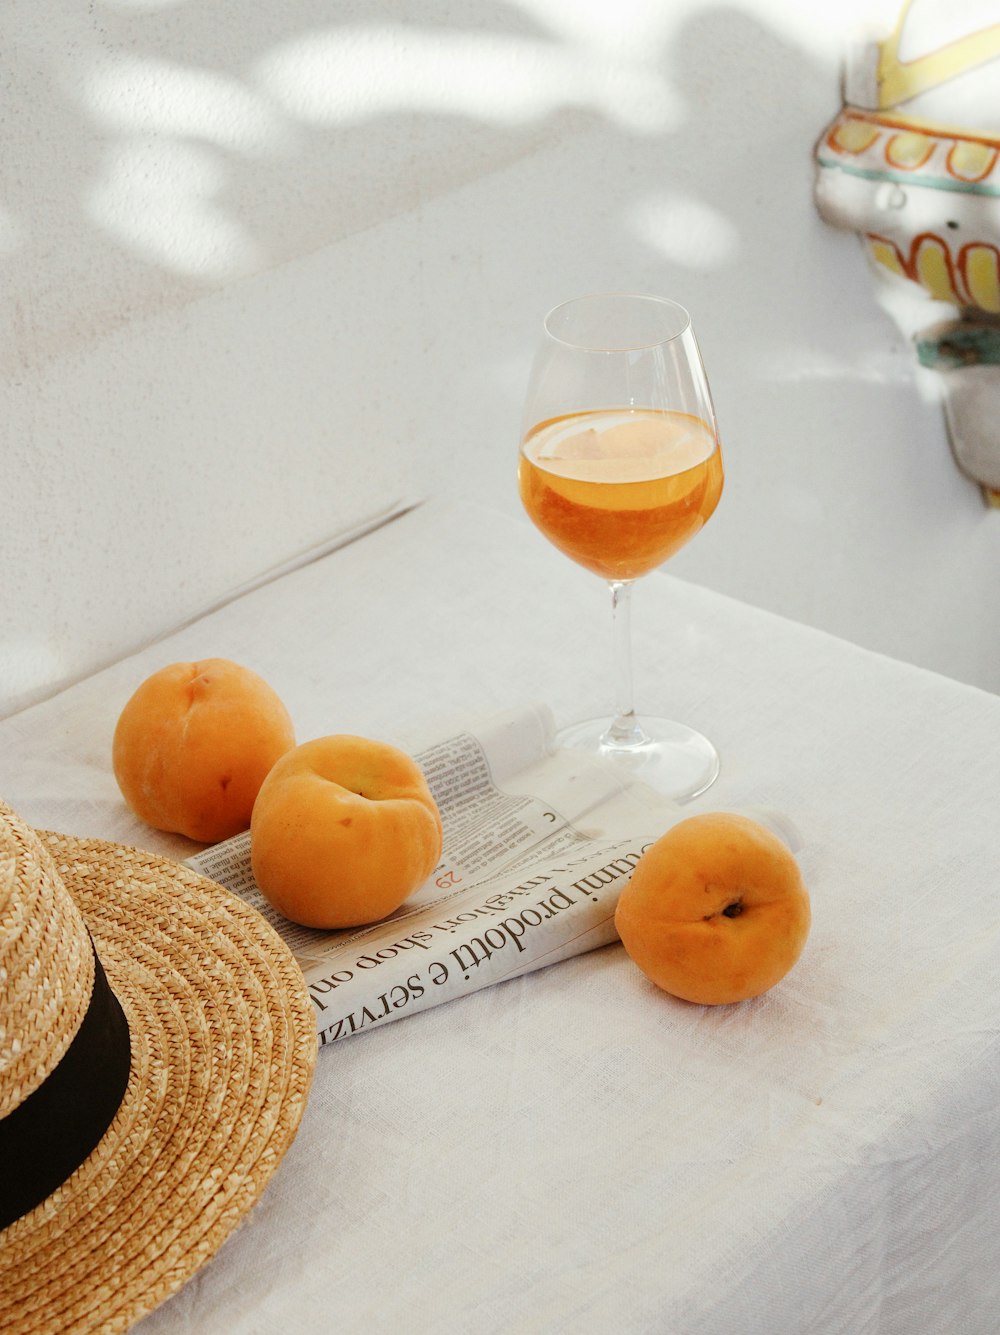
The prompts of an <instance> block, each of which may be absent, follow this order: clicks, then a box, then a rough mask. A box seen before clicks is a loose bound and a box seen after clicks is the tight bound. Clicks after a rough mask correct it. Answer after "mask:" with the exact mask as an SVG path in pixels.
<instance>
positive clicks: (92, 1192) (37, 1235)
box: [0, 806, 316, 1335]
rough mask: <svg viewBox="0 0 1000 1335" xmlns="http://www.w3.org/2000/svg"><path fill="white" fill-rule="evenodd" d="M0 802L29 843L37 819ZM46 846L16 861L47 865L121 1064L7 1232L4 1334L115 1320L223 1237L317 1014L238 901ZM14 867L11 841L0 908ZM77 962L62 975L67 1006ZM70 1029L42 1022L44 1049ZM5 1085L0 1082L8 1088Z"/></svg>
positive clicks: (145, 866) (274, 1149) (244, 1197)
mask: <svg viewBox="0 0 1000 1335" xmlns="http://www.w3.org/2000/svg"><path fill="white" fill-rule="evenodd" d="M0 815H3V816H4V817H5V818H6V819H7V820H11V821H12V824H13V825H14V827H15V829H18V830H19V831H21V832H22V833H21V842H22V843H23V844H24V845H25V847H26V850H27V851H30V847H31V844H32V842H33V840H32V837H31V836H32V832H31V831H27V837H24V834H23V832H24V831H26V830H27V827H24V826H22V825H21V824H20V822H18V821H17V818H16V817H13V813H10V812H9V810H8V809H7V808H3V807H2V806H0ZM39 841H40V843H41V845H43V846H44V849H45V850H46V851H44V852H41V853H39V854H38V856H37V857H36V859H35V862H37V864H38V865H37V866H36V865H34V863H33V860H32V858H31V857H30V856H26V857H24V858H23V859H22V858H21V857H20V856H19V857H18V858H17V863H18V872H19V874H20V872H21V871H22V869H23V871H24V872H25V874H28V875H40V876H41V877H42V879H43V880H48V881H51V874H50V873H51V871H53V870H54V871H55V872H56V873H57V874H58V877H60V878H61V880H62V882H63V883H64V884H65V886H66V888H67V889H68V890H69V892H70V894H71V896H72V898H73V900H74V901H75V903H76V904H77V905H78V907H79V909H80V911H81V913H82V915H83V919H84V921H85V922H86V925H87V927H88V928H89V929H90V932H91V934H92V936H93V938H94V942H95V945H96V947H97V951H98V954H99V955H100V958H101V961H102V963H103V965H104V968H105V971H106V973H107V975H108V979H109V981H110V983H111V986H112V988H113V989H114V991H115V993H116V994H117V996H118V999H119V1001H120V1002H121V1004H122V1007H123V1009H124V1011H125V1014H126V1016H127V1018H128V1022H129V1027H130V1031H131V1041H132V1069H131V1074H130V1078H129V1085H128V1090H127V1092H126V1095H125V1098H124V1100H123V1102H122V1105H121V1107H120V1108H119V1110H118V1113H117V1115H116V1117H115V1119H114V1121H113V1122H112V1124H111V1126H110V1128H109V1129H108V1132H107V1133H106V1135H105V1137H104V1139H103V1141H102V1142H101V1144H100V1145H99V1146H98V1147H97V1149H96V1150H95V1151H94V1152H93V1153H92V1154H91V1155H90V1157H89V1158H88V1159H87V1160H86V1161H85V1162H84V1163H83V1164H82V1165H81V1166H80V1167H79V1168H78V1169H77V1170H76V1172H75V1173H73V1175H72V1176H71V1177H70V1178H68V1179H67V1181H66V1182H64V1183H63V1184H62V1186H61V1187H59V1188H58V1189H57V1190H56V1191H55V1192H54V1193H53V1194H52V1195H51V1196H50V1197H49V1198H48V1199H47V1200H46V1201H44V1202H43V1203H42V1204H41V1205H39V1206H38V1207H37V1208H36V1209H35V1210H33V1211H31V1212H30V1213H29V1214H27V1215H24V1216H23V1217H22V1218H21V1219H18V1220H16V1221H15V1222H14V1223H13V1224H11V1225H10V1227H9V1228H8V1229H6V1230H5V1231H4V1232H2V1233H0V1330H2V1331H3V1332H4V1333H5V1335H51V1333H52V1332H55V1331H59V1332H61V1333H62V1332H76V1331H101V1332H105V1331H106V1332H112V1331H122V1330H125V1329H127V1328H128V1327H129V1326H130V1325H132V1324H133V1323H134V1322H135V1321H136V1320H138V1319H139V1318H140V1317H142V1316H144V1315H146V1314H147V1313H149V1312H150V1311H152V1310H153V1309H154V1308H155V1307H156V1306H157V1305H158V1304H159V1303H161V1302H162V1301H163V1300H164V1299H165V1298H166V1297H168V1296H169V1295H170V1294H171V1293H173V1292H175V1291H176V1290H177V1289H179V1288H180V1287H181V1285H183V1284H184V1282H185V1281H186V1280H187V1279H188V1278H189V1277H190V1276H191V1275H192V1274H193V1273H194V1271H195V1270H197V1269H198V1267H199V1266H201V1265H203V1264H204V1262H205V1261H207V1260H208V1259H209V1257H211V1256H212V1255H213V1254H214V1253H215V1252H216V1251H217V1250H218V1248H219V1247H220V1246H221V1244H222V1243H223V1242H224V1240H225V1239H226V1237H227V1236H228V1235H229V1234H230V1233H231V1232H232V1230H233V1229H234V1228H235V1227H236V1226H237V1225H238V1224H239V1223H240V1221H241V1220H242V1219H243V1218H244V1217H245V1215H246V1213H247V1211H248V1210H249V1208H250V1207H251V1205H253V1203H254V1202H255V1200H256V1199H257V1197H258V1196H259V1195H260V1193H261V1191H262V1190H263V1188H264V1187H265V1185H266V1184H267V1182H268V1180H269V1179H270V1177H271V1175H272V1174H273V1172H274V1170H275V1169H276V1167H277V1166H278V1163H279V1162H280V1160H281V1157H282V1155H283V1154H284V1152H285V1150H286V1149H287V1147H288V1145H289V1144H290V1143H291V1141H292V1139H293V1137H294V1135H295V1132H296V1130H297V1128H298V1124H299V1121H300V1119H301V1116H302V1112H303V1109H304V1107H305V1102H306V1097H307V1094H308V1089H309V1085H310V1081H311V1078H312V1072H313V1066H314V1063H315V1058H316V1031H315V1020H314V1017H313V1014H312V1006H311V1003H310V1001H309V998H308V994H307V992H306V989H305V984H304V982H303V979H302V975H301V973H300V971H299V969H298V967H297V965H296V964H295V962H294V960H293V958H292V956H291V954H290V953H289V952H288V950H287V949H286V947H285V946H284V944H283V943H282V942H281V940H280V939H279V938H278V936H277V935H276V934H275V933H274V931H273V929H272V928H271V927H270V926H269V925H268V924H267V923H266V922H265V921H264V920H263V919H262V918H261V917H260V915H259V914H257V913H256V912H255V911H254V910H253V909H251V908H250V907H249V906H248V905H246V904H244V903H243V901H242V900H240V899H238V898H237V897H236V896H234V895H232V894H230V893H229V892H228V891H226V890H224V889H223V888H222V887H220V886H218V885H216V884H215V883H214V882H212V881H208V880H206V879H204V878H202V877H200V876H197V875H195V874H194V873H193V872H191V871H189V870H188V869H186V868H184V867H181V866H179V865H178V864H176V863H172V862H169V861H167V860H165V859H162V858H158V857H154V856H152V855H150V854H146V853H142V852H140V851H138V850H136V849H129V848H124V847H122V846H120V845H116V844H110V843H106V842H104V841H99V840H78V839H73V838H69V837H65V836H61V835H57V834H51V833H40V834H39ZM35 847H36V849H37V848H38V844H36V845H35ZM50 856H51V859H52V861H51V863H50V864H49V868H48V873H49V874H47V869H46V865H45V864H46V862H47V860H48V858H49V857H50ZM10 862H11V859H10V857H9V854H8V849H7V847H5V848H4V849H3V850H2V851H0V909H2V908H3V904H4V899H5V892H4V878H5V876H6V877H7V878H8V880H9V876H10V870H9V866H10ZM49 889H51V887H48V888H46V889H45V891H44V893H40V894H36V895H35V896H34V898H35V899H36V901H37V902H38V903H39V904H44V903H45V902H47V901H46V894H47V893H48V890H49ZM58 896H59V891H58V886H56V888H55V889H54V890H52V893H51V896H50V897H52V898H55V899H56V900H58ZM8 898H9V896H8ZM0 926H2V927H3V929H4V930H5V931H6V928H7V926H8V923H7V920H6V918H4V919H3V920H2V922H0ZM38 930H39V931H41V930H43V929H41V928H39V929H38ZM84 940H85V938H84ZM88 951H89V946H88ZM85 953H87V952H85ZM83 968H85V966H84V965H83V964H82V962H81V961H80V960H75V961H73V960H71V961H70V964H69V966H68V967H67V970H66V978H67V986H66V992H67V997H68V999H69V1001H72V1003H73V1004H74V1005H76V1006H78V1005H79V996H80V991H81V981H80V977H81V970H82V969H83ZM68 1028H69V1026H67V1025H65V1024H62V1023H60V1022H56V1023H54V1024H53V1026H52V1029H53V1034H54V1036H55V1037H54V1043H53V1045H51V1046H52V1051H55V1046H56V1045H57V1044H58V1043H63V1044H65V1042H68V1041H69V1038H68V1037H66V1035H65V1034H64V1033H63V1031H64V1030H66V1029H68ZM74 1031H75V1029H74ZM71 1036H72V1033H70V1034H69V1037H71ZM37 1040H38V1035H37V1034H36V1035H35V1036H34V1037H33V1038H32V1042H36V1041H37ZM27 1046H28V1044H27V1043H25V1044H22V1045H21V1047H22V1050H23V1049H24V1048H26V1047H27ZM55 1060H58V1057H56V1058H55ZM3 1061H4V1052H3V1050H2V1044H0V1064H2V1062H3ZM51 1064H52V1053H51V1052H49V1053H47V1054H46V1058H45V1061H44V1062H43V1063H42V1065H43V1066H45V1065H47V1066H48V1067H49V1068H50V1067H51ZM0 1069H2V1066H0ZM25 1070H26V1071H27V1072H28V1078H26V1079H25V1080H24V1081H22V1084H25V1085H27V1084H30V1083H31V1068H30V1065H29V1066H26V1067H25ZM34 1074H35V1076H36V1077H37V1071H35V1073H34ZM44 1074H45V1072H43V1073H42V1078H44ZM11 1084H12V1081H10V1080H7V1079H3V1078H0V1090H3V1091H4V1092H5V1093H6V1092H7V1089H8V1085H11Z"/></svg>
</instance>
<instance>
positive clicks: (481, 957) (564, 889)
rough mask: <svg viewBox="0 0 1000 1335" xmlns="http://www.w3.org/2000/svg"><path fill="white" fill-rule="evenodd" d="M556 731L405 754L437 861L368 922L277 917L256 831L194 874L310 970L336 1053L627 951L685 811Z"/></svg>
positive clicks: (783, 830) (209, 857) (507, 724)
mask: <svg viewBox="0 0 1000 1335" xmlns="http://www.w3.org/2000/svg"><path fill="white" fill-rule="evenodd" d="M553 736H554V727H553V719H552V715H551V712H550V711H549V710H548V709H547V708H546V707H545V706H542V705H532V706H529V707H527V708H525V709H523V710H518V711H514V712H510V713H505V714H502V715H499V716H497V717H494V718H490V719H488V720H485V721H483V722H482V723H480V724H478V725H477V726H475V727H472V728H470V729H465V728H456V729H454V730H450V731H447V732H446V733H445V735H444V736H443V737H442V738H441V739H440V740H437V741H433V742H430V743H429V744H426V745H415V746H411V747H408V748H407V749H408V750H410V751H411V754H413V755H414V758H415V759H416V761H417V763H418V764H419V765H420V767H421V769H422V770H423V771H424V774H425V776H426V778H427V781H428V784H429V785H430V789H431V792H432V793H433V794H434V798H435V801H436V802H437V804H438V806H439V808H440V811H441V820H442V824H443V827H444V843H443V849H442V855H441V861H440V863H439V864H438V866H437V867H436V868H435V870H434V871H433V873H432V874H431V876H430V877H429V878H428V880H427V882H426V883H425V884H424V885H423V886H422V887H421V888H420V890H419V891H417V892H416V893H415V894H414V895H412V896H411V897H410V898H409V899H408V900H407V901H406V903H405V904H404V905H403V906H402V907H401V908H399V909H398V910H397V911H396V912H395V913H394V914H392V915H391V916H390V917H388V918H384V919H382V920H381V921H380V922H377V923H374V924H372V925H371V926H368V927H363V928H356V927H352V928H348V929H346V930H343V931H335V932H329V931H318V930H316V929H314V928H309V927H299V926H296V924H294V923H291V922H289V921H288V920H287V919H286V918H284V917H283V916H282V915H281V914H279V913H278V912H276V911H275V910H274V909H273V908H271V906H270V905H269V904H268V903H267V901H266V900H265V899H264V897H263V895H262V894H261V892H260V890H259V889H258V888H257V886H256V884H255V882H254V879H253V873H252V871H251V868H250V835H249V832H247V833H245V834H240V835H237V836H236V837H235V838H233V839H229V840H226V842H224V843H221V844H216V845H215V846H213V847H212V848H209V849H205V850H204V851H203V852H201V853H198V854H196V855H195V856H194V857H192V858H189V859H188V865H189V866H191V867H193V868H194V869H195V870H196V871H199V872H201V873H202V874H203V875H205V876H208V877H211V879H213V880H215V881H218V882H219V883H220V884H222V885H225V886H227V887H228V888H229V889H230V890H233V891H235V892H236V893H237V894H239V895H241V896H242V897H243V898H244V899H246V900H248V901H249V902H250V903H251V904H253V905H254V906H255V907H256V908H257V909H258V910H259V911H260V912H261V913H262V914H263V915H264V917H266V918H267V919H268V921H269V922H271V923H272V925H273V926H274V927H275V928H276V930H277V931H278V932H279V934H280V935H281V936H282V937H283V939H284V940H285V941H286V942H287V944H288V946H289V947H290V949H291V950H292V952H293V954H294V955H295V958H296V960H297V961H298V963H299V965H300V967H301V969H302V971H303V973H304V975H305V979H306V983H307V985H308V988H309V994H310V996H311V997H312V1000H313V1005H314V1007H315V1010H316V1027H317V1032H318V1034H319V1040H320V1042H321V1043H322V1044H329V1043H335V1042H337V1041H338V1040H339V1039H342V1038H346V1037H348V1036H349V1035H351V1034H357V1033H361V1032H362V1031H365V1030H369V1029H372V1028H373V1027H374V1026H376V1025H384V1024H388V1023H389V1022H390V1021H392V1020H398V1019H401V1018H403V1017H404V1016H407V1015H413V1014H415V1013H416V1012H417V1011H420V1010H425V1009H427V1008H428V1007H430V1006H435V1005H438V1004H439V1003H440V1002H443V1001H450V1000H452V999H453V998H455V997H458V996H462V995H465V994H466V993H469V992H474V991H477V990H478V989H479V988H482V987H486V986H489V985H491V984H493V983H497V982H500V981H502V980H504V979H508V978H516V977H517V976H518V975H520V974H524V973H529V972H531V971H532V970H534V969H540V968H543V967H545V966H547V965H549V964H554V963H556V962H557V961H559V960H564V959H569V958H570V957H571V956H573V955H579V954H581V953H583V952H584V951H588V950H594V949H596V948H597V947H598V946H604V945H608V944H609V943H610V942H612V941H615V940H617V933H616V931H615V926H614V913H615V905H616V904H617V902H618V895H619V893H620V892H621V889H622V886H623V885H624V884H625V882H626V881H627V880H628V878H629V876H630V875H631V873H632V869H633V867H634V866H635V864H636V863H637V862H638V860H639V858H640V857H641V856H642V853H643V851H644V850H645V849H646V848H647V847H648V846H649V844H650V843H652V842H653V841H654V840H655V839H658V838H659V836H660V835H661V834H663V833H664V831H665V830H667V829H668V828H669V827H670V826H671V825H673V824H675V823H676V822H677V821H678V820H680V819H682V818H683V816H684V815H685V814H687V813H685V812H684V810H683V809H682V808H681V807H679V806H678V805H677V804H676V803H674V802H671V801H670V800H669V799H666V798H664V797H662V796H660V795H659V794H657V793H656V792H654V791H653V790H652V789H650V788H649V787H647V786H646V785H645V784H643V783H641V782H638V781H637V780H635V779H633V778H631V777H630V776H629V775H628V774H625V773H622V772H621V771H620V770H619V768H618V767H617V766H615V765H613V764H611V763H609V762H607V761H605V760H602V759H600V758H599V757H596V756H593V757H592V756H587V755H584V754H583V753H580V752H575V751H566V750H560V749H556V748H555V746H554V742H553ZM747 814H751V813H747ZM753 814H754V815H756V816H757V817H758V819H766V818H767V817H766V814H763V815H762V814H761V813H757V812H755V813H753ZM769 823H771V824H772V826H773V827H775V828H776V832H777V833H779V834H781V835H782V837H784V838H785V839H786V841H791V840H790V836H789V828H790V827H788V826H787V824H785V825H783V824H782V822H781V820H780V818H775V819H774V820H772V821H770V822H769Z"/></svg>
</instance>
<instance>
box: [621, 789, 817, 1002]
mask: <svg viewBox="0 0 1000 1335" xmlns="http://www.w3.org/2000/svg"><path fill="white" fill-rule="evenodd" d="M809 924H810V907H809V895H808V893H807V892H806V888H805V886H804V885H803V883H802V877H801V875H800V873H799V867H798V864H797V862H796V861H795V858H794V857H793V856H792V854H791V853H790V852H789V850H788V848H787V847H786V846H785V845H784V844H783V843H782V842H781V840H780V839H779V838H778V837H777V836H776V835H774V834H772V833H771V831H770V830H767V829H765V828H764V826H762V825H758V824H757V822H756V821H753V820H749V819H748V818H747V817H745V816H737V815H733V814H730V813H727V812H713V813H710V814H705V815H701V816H691V817H689V818H688V819H687V820H683V821H681V822H680V823H679V824H677V825H675V826H673V828H672V829H670V830H668V831H667V832H666V834H664V835H663V836H662V837H661V838H660V839H658V840H657V841H656V843H654V844H652V845H650V847H649V848H648V849H647V850H646V851H645V852H644V853H643V855H642V857H641V858H640V860H639V861H638V863H637V864H636V867H635V871H634V872H633V873H632V877H631V879H630V881H629V883H628V884H627V885H626V886H625V888H624V890H623V891H622V893H621V896H620V898H619V901H618V907H617V910H616V912H615V926H616V928H617V929H618V934H619V936H620V937H621V939H622V943H623V944H624V946H625V949H626V950H627V951H628V954H629V955H630V956H631V958H632V959H633V960H634V962H635V963H636V964H637V965H638V966H639V968H640V969H641V970H642V972H643V973H644V974H645V975H646V976H647V978H649V979H650V980H651V981H652V982H654V983H655V984H656V985H657V987H660V988H662V989H663V990H664V991H665V992H669V993H671V995H673V996H675V997H682V998H683V999H684V1000H686V1001H694V1002H700V1003H702V1004H703V1005H709V1006H717V1005H721V1004H725V1003H727V1002H733V1001H744V1000H746V999H747V998H748V997H756V996H759V995H760V994H761V993H762V992H766V991H767V990H768V988H771V987H773V986H774V985H775V983H777V982H779V981H780V980H781V979H782V978H784V976H785V974H786V973H788V971H789V970H790V969H791V967H792V966H793V965H794V964H795V962H796V960H797V959H798V958H799V955H800V954H801V952H802V948H803V946H804V945H805V942H806V937H807V935H808V933H809Z"/></svg>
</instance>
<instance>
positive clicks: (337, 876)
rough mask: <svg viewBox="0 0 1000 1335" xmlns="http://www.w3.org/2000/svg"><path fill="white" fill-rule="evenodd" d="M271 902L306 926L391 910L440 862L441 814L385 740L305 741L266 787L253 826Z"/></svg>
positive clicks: (361, 919) (259, 875)
mask: <svg viewBox="0 0 1000 1335" xmlns="http://www.w3.org/2000/svg"><path fill="white" fill-rule="evenodd" d="M250 856H251V862H252V865H253V874H254V877H255V879H256V881H257V884H258V886H259V887H260V890H261V893H262V894H263V895H264V897H265V899H267V900H268V902H269V903H270V904H271V905H272V906H273V907H274V908H276V909H277V910H278V912H279V913H282V914H284V916H285V917H286V918H290V919H291V920H292V921H293V922H297V923H301V924H302V925H303V926H306V927H324V928H338V927H357V926H359V925H361V924H362V923H369V922H376V921H377V920H378V919H379V918H384V917H386V916H387V915H388V914H390V913H392V912H393V911H394V910H395V909H397V908H398V907H399V905H400V904H402V903H403V901H404V900H405V899H407V898H408V897H409V895H411V894H412V893H413V891H414V890H416V889H417V888H418V886H420V885H421V884H423V882H424V881H425V880H426V879H427V877H428V876H429V875H430V874H431V872H432V871H433V870H434V868H435V867H436V866H437V863H438V860H439V858H440V857H441V815H440V812H439V811H438V808H437V804H436V803H435V801H434V798H433V797H432V796H431V792H430V789H429V788H428V786H427V781H426V779H425V778H424V776H423V773H422V772H421V770H420V767H419V766H418V765H417V763H416V761H414V760H413V759H411V757H410V756H408V755H406V753H405V752H403V751H400V750H398V749H397V748H396V747H394V746H390V745H388V744H387V743H386V742H378V741H371V740H369V739H368V738H366V737H354V736H350V735H345V734H338V735H334V736H331V737H319V738H317V739H316V740H315V741H311V742H303V743H302V745H301V746H297V747H295V749H294V750H292V751H289V752H288V753H287V754H286V755H284V756H282V758H281V759H280V760H279V761H278V763H277V764H276V765H275V766H274V768H273V769H272V770H271V772H270V774H268V776H267V778H266V779H265V780H264V782H263V784H262V785H261V789H260V793H259V794H258V796H257V801H256V803H255V804H254V809H253V819H252V821H251V823H250Z"/></svg>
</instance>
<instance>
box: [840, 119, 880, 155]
mask: <svg viewBox="0 0 1000 1335" xmlns="http://www.w3.org/2000/svg"><path fill="white" fill-rule="evenodd" d="M879 133H880V130H879V127H878V126H877V125H872V124H870V123H869V122H867V121H858V120H841V121H838V122H837V124H836V125H835V126H834V128H833V131H832V133H831V135H830V140H831V143H832V144H833V146H834V148H839V149H840V151H841V152H842V153H863V152H864V151H865V149H866V148H870V147H871V146H872V144H874V142H875V140H876V139H877V138H878V137H879Z"/></svg>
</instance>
